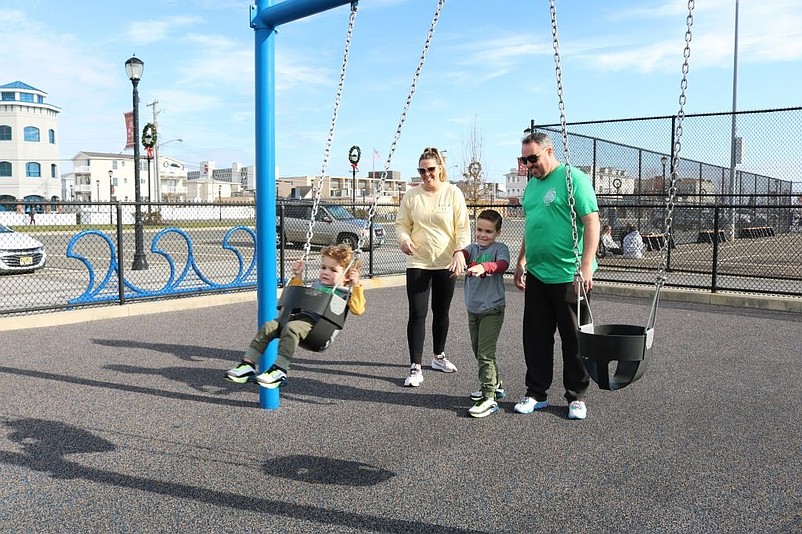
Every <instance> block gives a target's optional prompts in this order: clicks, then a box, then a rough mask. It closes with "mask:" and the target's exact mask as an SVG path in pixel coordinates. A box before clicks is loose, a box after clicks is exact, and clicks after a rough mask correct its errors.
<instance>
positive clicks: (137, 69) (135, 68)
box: [125, 57, 148, 271]
mask: <svg viewBox="0 0 802 534" xmlns="http://www.w3.org/2000/svg"><path fill="white" fill-rule="evenodd" d="M144 70H145V63H144V62H143V61H142V60H141V59H139V58H138V57H132V58H130V59H128V61H126V62H125V72H126V74H127V75H128V79H129V80H131V85H132V86H133V104H134V110H133V114H134V204H135V206H134V242H135V250H134V262H133V264H132V265H131V269H132V270H134V271H144V270H146V269H147V268H148V260H147V258H146V257H145V250H144V241H145V237H144V235H143V233H144V230H143V228H142V206H141V205H140V202H141V201H142V195H141V191H140V189H141V187H140V183H139V180H140V178H139V175H140V170H139V90H138V87H139V80H140V79H142V71H144Z"/></svg>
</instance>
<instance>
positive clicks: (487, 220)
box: [455, 210, 510, 417]
mask: <svg viewBox="0 0 802 534" xmlns="http://www.w3.org/2000/svg"><path fill="white" fill-rule="evenodd" d="M500 233H501V214H500V213H499V212H497V211H496V210H484V211H483V212H482V213H480V214H479V216H478V217H477V218H476V234H475V236H476V242H475V243H471V244H470V245H468V246H467V247H465V248H464V249H462V250H461V251H457V252H456V253H461V254H464V255H465V260H466V262H467V265H468V268H467V270H466V271H465V306H466V308H467V309H468V329H469V330H470V333H471V346H472V347H473V353H474V355H475V356H476V360H477V361H478V362H479V383H480V384H481V389H480V390H479V391H476V392H474V393H472V394H471V400H473V401H474V404H473V406H472V407H471V408H470V409H469V410H468V414H469V415H471V416H472V417H486V416H488V415H490V414H492V413H495V412H497V411H498V404H497V403H496V399H501V398H504V397H505V396H506V392H505V391H504V389H503V388H502V387H501V378H500V377H499V374H498V365H497V364H496V342H497V341H498V336H499V333H500V332H501V325H502V324H503V323H504V307H505V306H506V299H505V292H504V273H505V272H506V271H507V267H509V265H510V251H509V249H508V248H507V245H505V244H504V243H498V242H496V238H498V236H499V234H500ZM456 253H455V254H456Z"/></svg>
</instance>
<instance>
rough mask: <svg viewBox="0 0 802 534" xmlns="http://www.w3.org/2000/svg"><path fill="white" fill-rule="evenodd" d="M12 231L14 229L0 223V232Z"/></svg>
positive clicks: (7, 232)
mask: <svg viewBox="0 0 802 534" xmlns="http://www.w3.org/2000/svg"><path fill="white" fill-rule="evenodd" d="M13 231H14V230H12V229H11V228H9V227H8V226H4V225H2V224H0V234H9V233H11V232H13Z"/></svg>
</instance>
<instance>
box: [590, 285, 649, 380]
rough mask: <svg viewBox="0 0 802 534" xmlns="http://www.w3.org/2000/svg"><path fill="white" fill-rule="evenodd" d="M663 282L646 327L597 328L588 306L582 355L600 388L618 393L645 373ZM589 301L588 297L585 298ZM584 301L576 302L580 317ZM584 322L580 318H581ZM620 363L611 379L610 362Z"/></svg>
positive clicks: (591, 375)
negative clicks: (618, 390)
mask: <svg viewBox="0 0 802 534" xmlns="http://www.w3.org/2000/svg"><path fill="white" fill-rule="evenodd" d="M661 287H662V280H658V282H657V287H656V289H655V292H654V298H653V299H652V310H651V313H650V314H649V320H648V322H647V325H646V326H639V325H629V324H607V325H594V324H593V313H592V312H591V311H590V306H587V307H586V309H587V311H588V316H589V319H590V321H589V322H588V323H587V324H583V325H579V329H578V332H577V337H578V338H579V356H580V357H581V358H582V362H583V363H584V364H585V369H586V370H587V372H588V374H589V375H590V378H591V379H592V380H593V381H594V382H596V384H597V385H598V386H599V388H600V389H606V390H609V391H615V390H616V389H621V388H623V387H626V386H628V385H629V384H631V383H632V382H635V381H636V380H638V379H639V378H640V377H641V376H643V373H644V372H646V366H647V364H648V363H649V358H650V356H651V354H652V345H653V344H654V325H655V319H656V316H657V305H658V302H659V300H660V288H661ZM585 298H586V296H585ZM580 303H581V298H580V299H578V301H577V312H576V313H577V315H576V316H577V318H581V317H582V316H581V315H580ZM580 320H581V319H580ZM612 362H617V364H616V367H615V371H614V372H613V374H612V376H610V363H612Z"/></svg>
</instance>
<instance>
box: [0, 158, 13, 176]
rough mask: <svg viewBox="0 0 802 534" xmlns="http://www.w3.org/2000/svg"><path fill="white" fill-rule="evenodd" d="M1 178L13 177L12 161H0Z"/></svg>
mask: <svg viewBox="0 0 802 534" xmlns="http://www.w3.org/2000/svg"><path fill="white" fill-rule="evenodd" d="M0 176H3V177H7V178H9V177H11V162H10V161H0Z"/></svg>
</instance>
